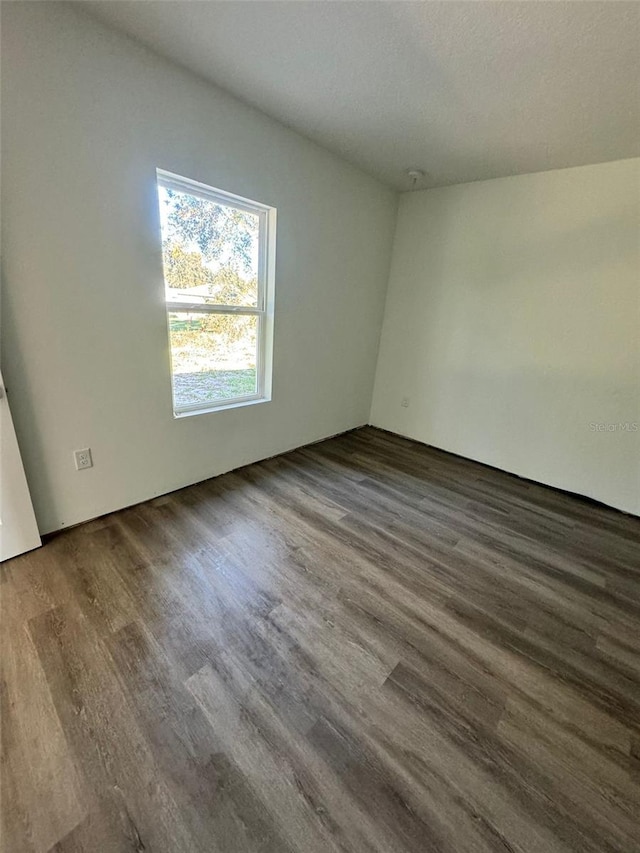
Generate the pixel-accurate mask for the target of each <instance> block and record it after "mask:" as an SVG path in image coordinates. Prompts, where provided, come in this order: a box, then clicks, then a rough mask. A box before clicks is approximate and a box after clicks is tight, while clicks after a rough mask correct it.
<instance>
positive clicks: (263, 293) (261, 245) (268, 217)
mask: <svg viewBox="0 0 640 853" xmlns="http://www.w3.org/2000/svg"><path fill="white" fill-rule="evenodd" d="M156 184H157V187H164V188H165V189H171V190H175V191H176V192H183V193H188V194H189V195H193V196H196V197H198V198H203V199H205V200H207V201H213V202H216V203H217V204H223V205H225V206H227V207H235V208H236V209H238V210H244V211H246V212H248V213H253V214H255V215H256V216H257V217H258V294H257V300H256V306H255V308H253V307H247V306H244V305H217V304H214V303H212V304H207V303H203V302H190V301H188V300H186V299H185V300H177V299H176V300H171V302H169V301H168V300H167V299H166V284H165V305H166V313H167V334H168V336H169V350H171V334H170V319H169V315H170V314H173V313H179V312H184V311H187V312H190V313H193V312H198V313H203V314H229V315H235V316H238V315H240V316H252V317H257V318H258V329H257V338H258V345H257V352H256V393H255V394H247V395H245V396H242V397H231V398H228V399H225V400H220V401H219V402H211V401H207V402H204V403H197V404H194V405H192V406H176V404H175V398H174V396H173V391H174V383H173V364H172V362H171V360H170V378H171V394H172V400H173V416H174V417H175V418H182V417H185V416H189V415H200V414H204V413H206V412H219V411H221V410H223V409H234V408H237V407H239V406H247V405H252V404H254V403H264V402H268V401H269V400H271V374H272V364H273V309H274V295H275V294H274V289H275V237H276V208H275V207H270V206H269V205H266V204H261V203H260V202H257V201H252V200H251V199H248V198H243V197H242V196H238V195H234V194H233V193H229V192H226V191H225V190H219V189H214V188H213V187H209V186H207V185H206V184H201V183H199V182H198V181H193V180H191V179H189V178H183V177H181V176H180V175H175V174H173V173H172V172H166V171H164V170H163V169H156ZM163 280H164V275H163ZM169 357H170V359H171V352H169Z"/></svg>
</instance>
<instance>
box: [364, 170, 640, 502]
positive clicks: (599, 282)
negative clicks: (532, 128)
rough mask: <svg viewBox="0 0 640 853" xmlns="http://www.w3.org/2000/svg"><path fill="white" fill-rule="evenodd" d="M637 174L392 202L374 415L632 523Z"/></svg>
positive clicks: (637, 473)
mask: <svg viewBox="0 0 640 853" xmlns="http://www.w3.org/2000/svg"><path fill="white" fill-rule="evenodd" d="M639 178H640V160H623V161H619V162H615V163H606V164H602V165H596V166H585V167H580V168H576V169H563V170H560V171H554V172H545V173H540V174H534V175H522V176H517V177H513V178H502V179H499V180H492V181H485V182H481V183H473V184H464V185H459V186H454V187H447V188H443V189H436V190H426V191H423V192H417V193H411V194H405V195H403V196H402V197H401V202H400V209H399V214H398V225H397V233H396V239H395V244H394V250H393V259H392V268H391V276H390V283H389V291H388V295H387V304H386V309H385V320H384V325H383V333H382V339H381V346H380V354H379V361H378V368H377V374H376V383H375V391H374V398H373V406H372V413H371V422H372V423H373V424H375V425H377V426H380V427H383V428H385V429H388V430H392V431H394V432H398V433H401V434H402V435H406V436H410V437H412V438H416V439H419V440H420V441H423V442H426V443H427V444H431V445H434V446H436V447H440V448H444V449H445V450H450V451H453V452H454V453H458V454H460V455H462V456H467V457H470V458H471V459H476V460H479V461H481V462H486V463H488V464H489V465H494V466H496V467H498V468H503V469H505V470H507V471H511V472H513V473H516V474H519V475H521V476H524V477H529V478H531V479H533V480H538V481H540V482H543V483H547V484H550V485H553V486H558V487H560V488H563V489H568V490H570V491H574V492H579V493H581V494H584V495H588V496H590V497H593V498H596V499H598V500H600V501H603V502H604V503H607V504H610V505H611V506H614V507H618V508H620V509H623V510H626V511H628V512H632V513H637V514H640V432H624V431H618V430H617V429H616V430H615V431H610V430H609V429H607V430H606V431H604V432H599V431H593V429H592V427H591V424H606V425H609V424H616V425H617V424H618V423H620V422H622V423H630V424H631V423H634V422H636V423H638V422H640V353H639V346H640V253H639V249H640V239H639V238H640V232H639V227H640V208H639V203H640V193H639ZM403 397H409V398H410V403H409V407H408V408H403V407H402V406H401V400H402V398H403Z"/></svg>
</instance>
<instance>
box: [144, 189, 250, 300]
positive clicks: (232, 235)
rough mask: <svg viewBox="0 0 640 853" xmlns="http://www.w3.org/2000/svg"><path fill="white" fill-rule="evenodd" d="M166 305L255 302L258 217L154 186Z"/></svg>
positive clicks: (231, 207) (230, 207) (229, 206)
mask: <svg viewBox="0 0 640 853" xmlns="http://www.w3.org/2000/svg"><path fill="white" fill-rule="evenodd" d="M158 198H159V202H160V223H161V226H162V259H163V263H164V280H165V287H166V295H167V301H168V302H172V301H176V300H187V301H188V302H202V303H203V304H219V305H245V306H250V307H255V306H257V304H258V254H259V252H258V244H259V236H260V219H259V216H258V215H257V214H256V213H249V212H248V211H245V210H240V209H239V208H237V207H233V206H232V205H229V204H222V203H220V202H217V201H213V200H210V199H205V198H200V197H199V196H196V195H190V194H189V193H187V192H181V191H178V190H173V189H169V188H168V187H164V186H161V185H158Z"/></svg>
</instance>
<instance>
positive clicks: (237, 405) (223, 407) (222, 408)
mask: <svg viewBox="0 0 640 853" xmlns="http://www.w3.org/2000/svg"><path fill="white" fill-rule="evenodd" d="M270 402H271V397H255V398H254V399H252V400H237V401H231V402H229V403H221V404H220V405H219V406H207V408H202V409H191V410H189V411H184V412H175V411H174V413H173V417H174V419H175V420H180V419H181V418H190V417H193V415H210V414H212V413H213V412H226V411H227V410H228V409H241V408H244V407H245V406H255V405H256V404H257V403H270Z"/></svg>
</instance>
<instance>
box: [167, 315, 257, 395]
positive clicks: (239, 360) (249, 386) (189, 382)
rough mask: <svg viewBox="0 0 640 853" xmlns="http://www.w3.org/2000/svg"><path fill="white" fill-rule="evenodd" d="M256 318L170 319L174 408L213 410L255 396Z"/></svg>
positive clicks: (187, 316) (221, 316)
mask: <svg viewBox="0 0 640 853" xmlns="http://www.w3.org/2000/svg"><path fill="white" fill-rule="evenodd" d="M257 331H258V318H257V317H256V316H255V315H253V316H239V315H237V314H236V315H232V314H203V313H198V312H193V313H187V312H173V311H171V312H170V313H169V338H170V341H171V365H172V374H173V405H174V408H175V409H176V410H178V409H182V408H184V407H186V406H198V405H205V406H206V405H207V404H211V405H215V404H217V403H220V402H221V401H224V400H232V399H233V398H235V397H246V396H249V395H251V394H256V393H257V390H258V389H257V378H256V377H257V373H256V363H257Z"/></svg>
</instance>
